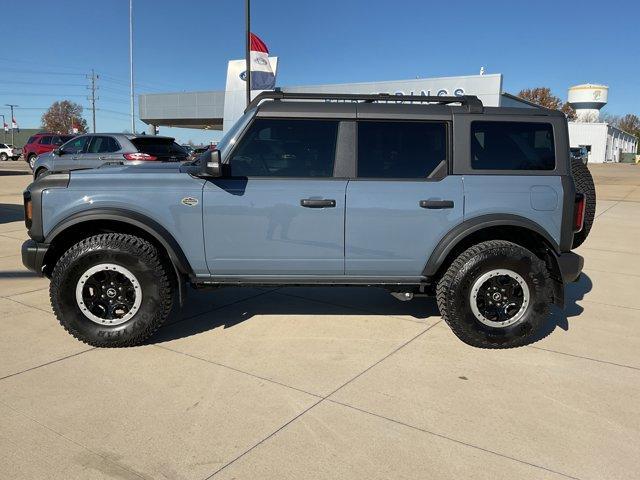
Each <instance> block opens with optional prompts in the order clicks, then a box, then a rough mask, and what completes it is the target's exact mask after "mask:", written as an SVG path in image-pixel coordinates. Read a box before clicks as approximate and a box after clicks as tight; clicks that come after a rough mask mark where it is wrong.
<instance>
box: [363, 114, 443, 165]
mask: <svg viewBox="0 0 640 480" xmlns="http://www.w3.org/2000/svg"><path fill="white" fill-rule="evenodd" d="M446 158H447V126H446V124H445V123H444V122H375V121H361V122H358V177H361V178H426V177H428V176H429V174H431V172H433V171H434V169H435V168H436V167H437V166H438V165H439V164H440V163H442V161H444V160H446Z"/></svg>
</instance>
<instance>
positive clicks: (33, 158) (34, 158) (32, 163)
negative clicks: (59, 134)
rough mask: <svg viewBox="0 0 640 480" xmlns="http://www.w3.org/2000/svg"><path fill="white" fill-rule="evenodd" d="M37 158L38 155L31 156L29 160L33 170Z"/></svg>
mask: <svg viewBox="0 0 640 480" xmlns="http://www.w3.org/2000/svg"><path fill="white" fill-rule="evenodd" d="M36 158H38V157H31V160H29V165H30V166H31V170H33V167H34V166H35V164H36Z"/></svg>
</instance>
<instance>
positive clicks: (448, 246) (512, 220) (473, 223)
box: [422, 213, 560, 277]
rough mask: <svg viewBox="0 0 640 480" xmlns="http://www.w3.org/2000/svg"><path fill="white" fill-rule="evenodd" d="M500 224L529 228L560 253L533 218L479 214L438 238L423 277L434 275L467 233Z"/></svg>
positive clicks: (553, 241) (554, 242) (556, 245)
mask: <svg viewBox="0 0 640 480" xmlns="http://www.w3.org/2000/svg"><path fill="white" fill-rule="evenodd" d="M501 226H510V227H520V228H525V229H527V230H531V231H533V232H535V233H537V234H539V235H540V236H542V237H543V238H544V239H545V240H546V242H547V244H548V245H549V246H550V247H551V248H552V250H553V251H554V253H556V254H559V253H560V247H559V245H558V242H556V241H555V240H554V239H553V238H552V237H551V235H549V233H548V232H547V231H546V230H545V229H544V228H542V227H541V226H540V225H539V224H538V223H536V222H534V221H533V220H529V219H528V218H525V217H521V216H520V215H513V214H506V213H505V214H488V215H480V216H478V217H473V218H470V219H468V220H465V221H464V222H462V223H459V224H458V225H456V226H455V227H454V228H452V229H451V230H449V232H448V233H447V234H446V235H445V236H444V237H442V238H441V239H440V241H439V242H438V245H436V248H435V249H434V250H433V252H432V253H431V256H430V257H429V260H427V263H426V265H425V267H424V270H423V272H422V274H423V275H424V276H425V277H432V276H434V275H435V274H436V273H437V272H438V270H439V269H440V267H441V266H442V264H443V262H444V261H445V259H446V258H447V255H449V253H451V251H452V250H453V249H454V248H455V247H456V245H458V244H459V243H460V242H461V241H463V240H464V239H465V238H466V237H468V236H469V235H471V234H473V233H475V232H477V231H479V230H483V229H485V228H490V227H501Z"/></svg>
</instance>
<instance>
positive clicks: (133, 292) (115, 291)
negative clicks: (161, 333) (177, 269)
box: [50, 233, 173, 347]
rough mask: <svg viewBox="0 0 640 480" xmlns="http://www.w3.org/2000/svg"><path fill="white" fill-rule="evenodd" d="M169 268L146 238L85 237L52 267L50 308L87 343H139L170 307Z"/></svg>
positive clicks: (151, 332) (156, 326)
mask: <svg viewBox="0 0 640 480" xmlns="http://www.w3.org/2000/svg"><path fill="white" fill-rule="evenodd" d="M169 268H170V267H169V266H168V265H166V264H165V263H164V262H162V261H161V257H160V256H159V253H158V251H157V249H156V248H155V247H154V246H153V245H152V244H151V243H149V242H147V241H146V240H143V239H141V238H138V237H135V236H133V235H125V234H117V233H106V234H101V235H95V236H93V237H89V238H86V239H84V240H82V241H80V242H79V243H77V244H75V245H74V246H73V247H71V248H70V249H69V250H67V252H66V253H64V255H62V257H61V258H60V259H59V260H58V262H57V263H56V265H55V267H54V269H53V273H52V276H51V286H50V297H51V305H52V307H53V311H54V313H55V315H56V317H57V318H58V320H59V321H60V323H61V324H62V326H63V327H64V328H65V329H66V330H67V331H68V332H69V333H70V334H71V335H73V336H74V337H76V338H77V339H79V340H81V341H83V342H85V343H88V344H89V345H93V346H96V347H126V346H132V345H137V344H140V343H142V342H143V341H144V340H146V339H147V338H148V337H149V336H151V335H152V334H153V333H154V332H155V331H156V330H157V329H158V328H159V327H160V326H161V325H162V324H163V323H164V321H165V320H166V319H167V317H168V316H169V312H170V311H171V307H172V305H173V294H172V288H171V284H172V281H171V278H172V277H171V276H170V274H169V272H170V269H169Z"/></svg>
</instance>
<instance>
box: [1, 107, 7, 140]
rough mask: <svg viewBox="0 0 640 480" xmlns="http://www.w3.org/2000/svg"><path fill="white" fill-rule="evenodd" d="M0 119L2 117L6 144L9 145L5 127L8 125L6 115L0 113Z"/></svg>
mask: <svg viewBox="0 0 640 480" xmlns="http://www.w3.org/2000/svg"><path fill="white" fill-rule="evenodd" d="M0 117H2V131H3V132H4V143H7V129H6V128H4V126H5V125H6V124H7V119H6V118H4V115H3V114H2V113H0Z"/></svg>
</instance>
